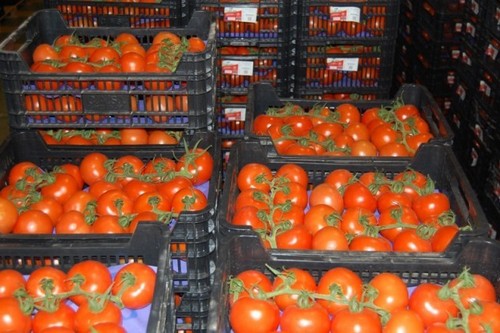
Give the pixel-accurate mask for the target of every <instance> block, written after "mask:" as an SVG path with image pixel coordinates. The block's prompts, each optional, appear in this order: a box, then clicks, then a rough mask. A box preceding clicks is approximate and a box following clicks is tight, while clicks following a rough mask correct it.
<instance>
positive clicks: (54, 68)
mask: <svg viewBox="0 0 500 333" xmlns="http://www.w3.org/2000/svg"><path fill="white" fill-rule="evenodd" d="M30 69H31V71H32V72H35V73H60V72H61V69H60V67H59V66H58V65H56V64H51V63H46V62H35V63H34V64H33V65H31V67H30ZM60 85H61V82H60V81H58V80H35V86H36V88H37V89H39V90H58V89H59V86H60Z"/></svg>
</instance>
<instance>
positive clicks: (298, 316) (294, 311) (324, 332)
mask: <svg viewBox="0 0 500 333" xmlns="http://www.w3.org/2000/svg"><path fill="white" fill-rule="evenodd" d="M280 328H281V331H283V332H297V333H298V332H315V333H316V332H317V333H329V332H330V316H329V315H328V312H327V311H326V310H325V308H323V307H322V306H321V305H319V304H318V303H313V304H312V305H311V306H309V307H300V306H299V305H295V304H294V305H290V306H289V307H287V308H286V309H285V310H284V311H283V313H282V315H281V319H280Z"/></svg>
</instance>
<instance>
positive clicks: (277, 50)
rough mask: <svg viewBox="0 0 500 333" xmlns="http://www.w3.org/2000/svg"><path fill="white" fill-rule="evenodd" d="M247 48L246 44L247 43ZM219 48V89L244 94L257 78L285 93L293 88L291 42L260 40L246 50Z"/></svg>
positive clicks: (228, 92) (229, 92)
mask: <svg viewBox="0 0 500 333" xmlns="http://www.w3.org/2000/svg"><path fill="white" fill-rule="evenodd" d="M244 48H245V49H246V47H244ZM227 53H228V54H226V52H223V51H222V49H220V50H219V56H218V58H217V65H216V66H217V68H218V69H219V73H218V76H217V89H218V93H221V94H225V95H242V94H247V93H248V88H249V87H250V85H251V84H252V83H255V82H268V83H270V84H271V85H273V86H274V87H276V89H278V90H279V91H281V92H283V93H284V94H286V93H287V92H288V91H290V85H291V82H290V79H289V77H290V72H291V64H290V61H291V60H290V57H291V54H290V48H289V45H288V43H281V42H279V43H259V46H258V47H250V49H246V51H245V53H244V54H238V53H241V52H238V51H236V54H235V53H234V51H233V52H231V51H227Z"/></svg>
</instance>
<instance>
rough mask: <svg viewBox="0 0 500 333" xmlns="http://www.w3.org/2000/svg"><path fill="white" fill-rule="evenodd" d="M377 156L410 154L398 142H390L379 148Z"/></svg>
mask: <svg viewBox="0 0 500 333" xmlns="http://www.w3.org/2000/svg"><path fill="white" fill-rule="evenodd" d="M378 153H379V156H393V157H401V156H410V152H409V151H408V149H407V148H406V146H405V145H403V144H401V143H398V142H390V143H387V144H385V145H383V146H382V147H380V148H379V151H378Z"/></svg>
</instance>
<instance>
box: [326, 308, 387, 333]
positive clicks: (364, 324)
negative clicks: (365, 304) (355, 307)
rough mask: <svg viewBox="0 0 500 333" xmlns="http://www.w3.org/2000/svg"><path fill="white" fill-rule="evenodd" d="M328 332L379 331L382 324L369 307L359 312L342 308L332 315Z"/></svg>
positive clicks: (376, 332)
mask: <svg viewBox="0 0 500 333" xmlns="http://www.w3.org/2000/svg"><path fill="white" fill-rule="evenodd" d="M330 332H331V333H344V332H356V333H380V332H382V324H381V322H380V319H379V317H378V315H377V314H376V313H374V312H373V311H371V310H369V309H363V310H361V311H360V312H351V311H350V310H349V309H344V310H340V311H339V312H337V313H336V314H335V316H334V317H333V319H332V323H331V331H330Z"/></svg>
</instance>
